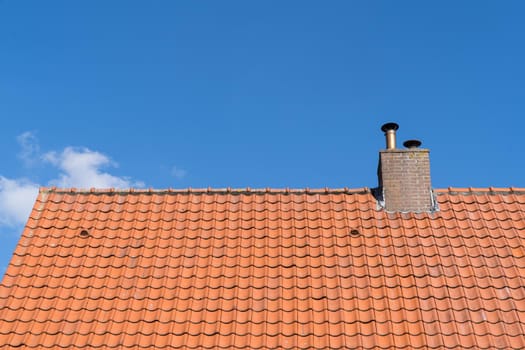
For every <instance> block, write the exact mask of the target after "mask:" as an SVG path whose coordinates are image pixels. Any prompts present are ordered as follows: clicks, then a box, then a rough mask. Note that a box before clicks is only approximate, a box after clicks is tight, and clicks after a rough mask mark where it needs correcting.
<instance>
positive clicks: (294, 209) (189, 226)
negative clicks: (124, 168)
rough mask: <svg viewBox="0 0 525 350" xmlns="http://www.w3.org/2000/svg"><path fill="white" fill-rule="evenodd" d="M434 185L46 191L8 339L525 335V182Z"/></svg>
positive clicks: (148, 343) (313, 343) (258, 345)
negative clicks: (418, 201) (379, 199)
mask: <svg viewBox="0 0 525 350" xmlns="http://www.w3.org/2000/svg"><path fill="white" fill-rule="evenodd" d="M435 194H436V198H437V202H438V205H439V211H436V212H433V213H387V212H385V211H383V210H381V209H380V208H379V207H378V205H377V203H376V200H375V199H374V197H373V196H372V194H371V193H370V191H368V190H367V189H360V190H348V189H342V190H329V189H326V190H281V191H279V190H269V189H268V190H266V189H265V190H249V189H245V190H229V189H225V190H187V191H174V190H166V191H129V192H128V191H126V192H118V191H76V190H59V189H42V190H41V192H40V194H39V196H38V199H37V201H36V204H35V206H34V209H33V211H32V213H31V216H30V218H29V221H28V223H27V226H26V228H25V229H24V232H23V235H22V237H21V239H20V242H19V244H18V246H17V248H16V250H15V252H14V255H13V258H12V260H11V263H10V265H9V267H8V269H7V271H6V274H5V276H4V278H3V281H2V284H1V285H0V349H11V348H18V349H21V348H22V349H23V348H55V349H57V348H71V349H77V348H96V349H117V348H119V349H153V348H155V349H197V348H198V349H201V348H204V349H211V348H222V349H232V348H233V349H248V348H249V349H270V348H271V349H275V348H282V349H306V348H311V349H314V348H315V349H318V348H332V349H338V348H356V349H371V348H383V349H385V348H392V347H395V348H400V349H438V348H465V349H474V348H475V349H479V348H480V349H487V348H525V288H524V287H525V244H524V243H525V241H524V240H525V189H516V188H507V189H493V188H489V189H472V188H469V189H454V188H450V189H446V190H438V191H435ZM84 230H85V231H86V232H83V231H84Z"/></svg>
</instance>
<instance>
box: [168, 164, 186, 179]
mask: <svg viewBox="0 0 525 350" xmlns="http://www.w3.org/2000/svg"><path fill="white" fill-rule="evenodd" d="M186 174H188V172H187V171H186V170H184V169H180V168H177V167H175V166H174V167H172V168H171V175H172V176H174V177H176V178H177V179H182V178H183V177H185V176H186Z"/></svg>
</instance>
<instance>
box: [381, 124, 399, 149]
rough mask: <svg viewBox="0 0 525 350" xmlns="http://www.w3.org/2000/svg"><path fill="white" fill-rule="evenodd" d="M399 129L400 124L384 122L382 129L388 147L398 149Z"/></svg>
mask: <svg viewBox="0 0 525 350" xmlns="http://www.w3.org/2000/svg"><path fill="white" fill-rule="evenodd" d="M397 129H399V125H397V124H396V123H386V124H383V126H382V127H381V130H382V131H383V132H384V133H385V136H386V149H396V130H397Z"/></svg>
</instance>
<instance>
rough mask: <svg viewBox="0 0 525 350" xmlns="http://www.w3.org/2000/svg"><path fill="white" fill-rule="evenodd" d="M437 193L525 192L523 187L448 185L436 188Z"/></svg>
mask: <svg viewBox="0 0 525 350" xmlns="http://www.w3.org/2000/svg"><path fill="white" fill-rule="evenodd" d="M434 192H435V193H436V195H441V194H452V195H464V194H471V195H491V194H494V195H499V194H525V188H523V187H492V186H491V187H448V188H442V189H435V190H434Z"/></svg>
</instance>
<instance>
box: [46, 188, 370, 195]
mask: <svg viewBox="0 0 525 350" xmlns="http://www.w3.org/2000/svg"><path fill="white" fill-rule="evenodd" d="M40 193H60V194H65V193H75V194H225V193H232V194H265V193H273V194H340V193H347V194H365V193H371V190H370V189H369V188H368V187H361V188H354V189H350V188H348V187H344V188H328V187H325V188H315V189H310V188H308V187H306V188H288V187H287V188H270V187H266V188H250V187H246V188H231V187H227V188H211V187H208V188H191V187H188V188H185V189H175V188H171V187H170V188H167V189H153V188H148V189H136V188H128V189H119V188H93V187H92V188H89V189H85V188H74V187H72V188H57V187H40Z"/></svg>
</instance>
